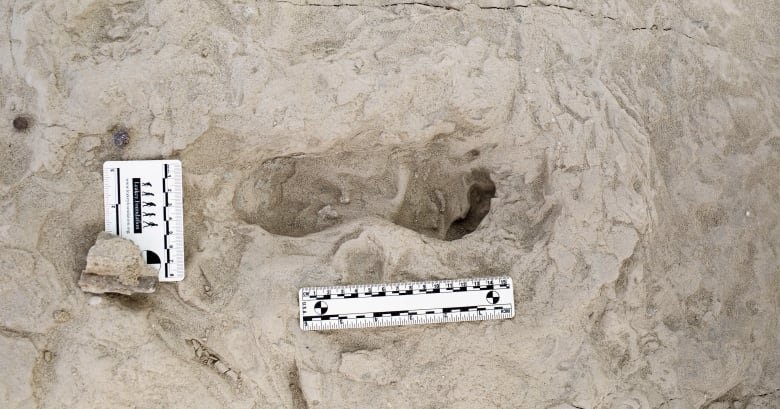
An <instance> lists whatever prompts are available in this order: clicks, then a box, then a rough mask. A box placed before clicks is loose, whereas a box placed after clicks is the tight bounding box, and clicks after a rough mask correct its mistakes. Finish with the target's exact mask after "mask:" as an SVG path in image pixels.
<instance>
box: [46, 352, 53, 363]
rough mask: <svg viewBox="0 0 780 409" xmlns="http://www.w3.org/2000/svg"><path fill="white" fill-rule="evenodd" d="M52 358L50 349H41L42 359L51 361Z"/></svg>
mask: <svg viewBox="0 0 780 409" xmlns="http://www.w3.org/2000/svg"><path fill="white" fill-rule="evenodd" d="M52 359H54V354H53V353H52V352H51V351H43V360H44V361H46V362H51V361H52Z"/></svg>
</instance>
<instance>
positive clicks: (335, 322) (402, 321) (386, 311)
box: [298, 277, 515, 331]
mask: <svg viewBox="0 0 780 409" xmlns="http://www.w3.org/2000/svg"><path fill="white" fill-rule="evenodd" d="M513 290H514V289H513V287H512V279H511V278H509V277H488V278H473V279H467V280H438V281H421V282H411V283H392V284H371V285H346V286H335V287H309V288H302V289H301V290H300V291H299V292H298V303H299V308H300V324H301V329H302V330H304V331H311V330H332V329H343V328H366V327H385V326H392V325H412V324H435V323H441V322H454V321H476V320H488V319H502V318H512V317H514V316H515V301H514V293H513Z"/></svg>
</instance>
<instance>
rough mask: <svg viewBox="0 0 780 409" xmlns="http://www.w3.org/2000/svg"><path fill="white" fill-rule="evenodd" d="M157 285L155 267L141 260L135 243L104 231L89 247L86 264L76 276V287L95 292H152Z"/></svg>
mask: <svg viewBox="0 0 780 409" xmlns="http://www.w3.org/2000/svg"><path fill="white" fill-rule="evenodd" d="M156 286H157V270H155V269H154V267H152V266H150V265H148V264H146V263H145V262H144V260H143V257H141V250H140V249H139V248H138V246H136V245H135V243H133V242H132V241H130V240H127V239H124V238H122V237H119V236H114V235H112V234H110V233H106V232H102V233H100V234H99V235H98V237H97V241H96V242H95V245H94V246H92V248H91V249H89V253H88V254H87V266H86V268H85V269H84V271H83V272H82V273H81V278H79V287H81V289H82V290H83V291H85V292H88V293H95V294H102V293H119V294H125V295H132V294H136V293H152V292H154V290H155V288H156Z"/></svg>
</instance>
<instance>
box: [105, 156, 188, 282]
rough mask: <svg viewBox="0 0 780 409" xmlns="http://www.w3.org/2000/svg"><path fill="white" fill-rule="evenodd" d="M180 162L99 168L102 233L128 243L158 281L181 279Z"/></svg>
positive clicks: (122, 163) (113, 164)
mask: <svg viewBox="0 0 780 409" xmlns="http://www.w3.org/2000/svg"><path fill="white" fill-rule="evenodd" d="M182 193H183V192H182V178H181V162H179V161H178V160H136V161H109V162H105V163H104V164H103V200H104V206H105V216H106V231H107V232H109V233H112V234H116V235H117V236H121V237H124V238H126V239H129V240H131V241H133V243H135V244H136V245H138V247H140V248H141V255H142V256H143V258H144V260H145V261H146V263H147V264H149V265H151V266H153V267H154V268H156V269H158V271H159V278H160V281H181V280H182V279H183V278H184V223H183V212H182V197H183V194H182Z"/></svg>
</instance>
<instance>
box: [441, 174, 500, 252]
mask: <svg viewBox="0 0 780 409" xmlns="http://www.w3.org/2000/svg"><path fill="white" fill-rule="evenodd" d="M471 173H472V177H473V183H472V185H471V187H469V192H468V201H469V210H468V211H467V212H466V214H465V215H464V216H463V217H459V218H457V219H455V220H454V221H453V222H452V224H450V228H449V229H448V230H447V234H446V235H445V237H444V239H445V240H457V239H459V238H461V237H463V236H465V235H467V234H469V233H471V232H473V231H474V230H476V229H477V227H478V226H479V224H480V223H481V222H482V219H484V218H485V216H487V214H488V213H489V212H490V199H492V198H494V197H496V185H495V183H493V181H492V180H491V179H490V174H489V173H488V172H487V171H486V170H484V169H476V170H474V171H472V172H471Z"/></svg>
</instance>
